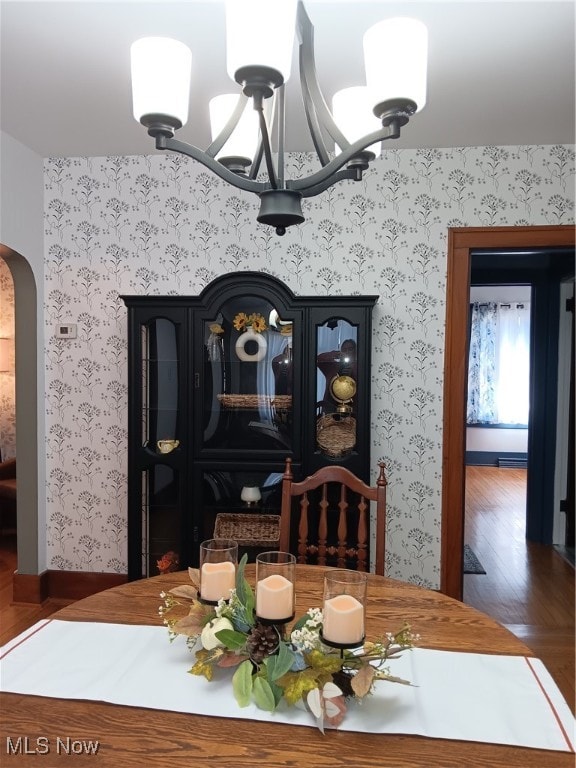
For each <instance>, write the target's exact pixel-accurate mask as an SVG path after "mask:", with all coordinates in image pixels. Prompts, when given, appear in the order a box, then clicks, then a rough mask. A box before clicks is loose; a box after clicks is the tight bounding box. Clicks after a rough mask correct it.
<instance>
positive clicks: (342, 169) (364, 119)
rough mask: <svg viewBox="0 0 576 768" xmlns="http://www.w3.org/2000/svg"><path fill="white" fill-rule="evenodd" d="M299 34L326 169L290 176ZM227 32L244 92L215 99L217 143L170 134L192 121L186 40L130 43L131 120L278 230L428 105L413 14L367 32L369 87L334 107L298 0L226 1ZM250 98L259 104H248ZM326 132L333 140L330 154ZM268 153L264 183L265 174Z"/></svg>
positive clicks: (231, 65)
mask: <svg viewBox="0 0 576 768" xmlns="http://www.w3.org/2000/svg"><path fill="white" fill-rule="evenodd" d="M294 30H296V31H297V33H298V41H299V71H300V87H301V91H302V100H303V104H304V111H305V114H306V119H307V122H308V130H309V132H310V135H311V138H312V141H313V144H314V147H315V150H316V154H317V155H318V159H319V161H320V166H321V168H320V170H318V171H315V172H313V173H311V174H309V175H308V176H306V177H304V178H299V179H287V178H286V177H285V163H284V144H285V125H284V123H285V95H284V88H285V83H286V81H287V79H288V77H289V74H290V68H291V59H292V50H293V42H294ZM226 31H227V69H228V74H229V75H230V77H231V78H232V79H233V80H234V81H235V82H236V83H237V84H238V85H240V86H241V91H240V93H235V94H223V95H222V96H217V97H216V98H215V99H213V100H212V101H211V103H210V120H211V129H212V143H211V144H210V146H209V147H208V148H207V149H205V150H202V149H199V148H198V147H196V146H194V145H192V144H188V143H185V142H183V141H179V140H178V139H175V138H174V133H175V131H176V130H178V129H179V128H181V127H182V126H183V125H184V124H185V123H186V120H187V119H188V100H189V92H190V72H191V62H192V54H191V52H190V50H189V48H188V47H187V46H185V45H184V44H183V43H181V42H178V41H176V40H172V39H169V38H163V37H146V38H142V39H140V40H137V41H136V42H135V43H133V44H132V48H131V54H132V93H133V108H134V117H135V118H136V120H138V121H139V122H141V123H142V124H143V125H144V126H145V127H146V128H147V130H148V133H149V134H150V136H152V137H153V138H154V140H155V142H156V149H162V150H171V151H174V152H179V153H181V154H184V155H187V156H188V157H192V158H193V159H194V160H197V161H198V162H200V163H202V164H203V165H204V166H206V167H207V168H209V169H210V170H211V171H213V172H214V173H215V174H217V175H218V176H219V177H220V178H222V179H223V180H224V181H226V182H228V183H229V184H231V185H232V186H234V187H236V188H238V189H243V190H246V191H248V192H253V193H255V194H256V195H258V197H259V198H260V211H259V213H258V217H257V219H258V221H259V222H260V223H262V224H267V225H270V226H272V227H275V229H276V233H277V234H278V235H283V234H284V233H285V232H286V227H289V226H292V225H294V224H301V223H302V222H303V221H304V216H303V214H302V206H301V202H302V198H303V197H313V196H314V195H317V194H319V193H321V192H323V191H325V190H326V189H328V188H329V187H330V186H332V185H333V184H335V183H336V182H339V181H341V180H343V179H353V180H355V181H360V180H361V179H362V172H363V171H365V170H366V169H367V168H368V166H369V163H370V162H371V161H372V160H374V158H375V157H376V155H375V154H374V152H371V151H369V149H368V148H369V147H371V146H372V145H374V144H377V143H378V142H382V141H384V140H385V139H395V138H398V137H399V136H400V129H401V128H402V126H403V125H405V124H406V123H407V122H408V120H409V119H410V117H411V116H412V115H413V114H414V113H415V112H417V111H419V110H421V109H422V107H423V106H424V104H425V101H426V59H427V30H426V27H425V26H424V25H423V24H422V22H420V21H417V20H415V19H408V18H395V19H387V20H384V21H381V22H379V23H378V24H376V25H375V26H373V27H371V28H370V29H369V30H367V31H366V33H365V34H364V58H365V68H366V85H362V86H356V87H353V88H346V89H344V90H343V91H339V92H338V93H336V94H334V97H333V101H332V110H330V109H329V107H328V105H327V103H326V100H325V98H324V96H323V94H322V91H321V89H320V85H319V83H318V78H317V74H316V65H315V60H314V27H313V25H312V23H311V21H310V19H309V17H308V14H307V13H306V10H305V8H304V5H303V4H302V2H297V0H227V2H226ZM250 99H251V100H252V104H253V110H251V109H249V108H247V107H248V103H249V100H250ZM273 131H274V132H275V140H276V144H275V148H276V152H275V153H273V151H272V135H273V133H272V132H273ZM326 137H329V139H330V140H331V141H332V142H333V143H334V154H333V155H331V154H330V150H329V149H328V147H327V143H326ZM274 155H276V156H274ZM263 159H264V163H265V167H266V177H265V178H264V179H262V178H259V173H260V166H261V163H262V160H263ZM261 176H263V174H262V175H261Z"/></svg>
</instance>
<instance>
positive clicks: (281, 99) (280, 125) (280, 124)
mask: <svg viewBox="0 0 576 768" xmlns="http://www.w3.org/2000/svg"><path fill="white" fill-rule="evenodd" d="M276 92H277V93H278V109H277V112H276V124H277V129H278V134H277V135H278V186H279V187H280V189H284V188H285V182H286V175H285V173H284V169H285V168H284V140H285V138H286V98H285V97H286V92H285V86H284V83H282V85H281V86H280V87H279V88H277V89H276Z"/></svg>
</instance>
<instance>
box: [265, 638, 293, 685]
mask: <svg viewBox="0 0 576 768" xmlns="http://www.w3.org/2000/svg"><path fill="white" fill-rule="evenodd" d="M294 656H295V654H294V651H292V650H291V649H290V648H289V647H288V646H287V645H286V643H280V645H279V646H278V653H277V654H276V655H275V656H268V658H267V659H266V665H267V667H268V678H269V680H278V679H279V678H281V677H282V675H285V674H286V672H289V671H290V669H291V668H292V664H293V663H294Z"/></svg>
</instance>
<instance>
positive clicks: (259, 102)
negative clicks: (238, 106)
mask: <svg viewBox="0 0 576 768" xmlns="http://www.w3.org/2000/svg"><path fill="white" fill-rule="evenodd" d="M254 109H255V110H256V112H258V121H259V123H260V135H261V136H262V145H263V147H264V158H265V160H266V170H267V171H268V179H269V181H270V187H271V188H272V189H278V177H277V176H276V170H275V168H274V160H273V159H272V147H271V146H270V132H269V130H268V123H267V121H266V115H265V114H264V105H263V97H262V94H261V93H255V94H254Z"/></svg>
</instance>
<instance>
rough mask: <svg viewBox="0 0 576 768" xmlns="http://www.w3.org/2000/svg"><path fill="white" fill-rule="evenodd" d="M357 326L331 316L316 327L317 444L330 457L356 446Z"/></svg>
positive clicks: (339, 454)
mask: <svg viewBox="0 0 576 768" xmlns="http://www.w3.org/2000/svg"><path fill="white" fill-rule="evenodd" d="M357 348H358V327H357V326H356V325H352V324H351V323H349V322H348V321H347V320H344V319H343V318H331V319H330V320H328V321H327V322H325V323H323V324H322V325H319V326H318V327H317V328H316V444H317V449H318V450H319V451H320V452H321V453H323V454H325V455H326V456H329V457H331V458H334V459H337V458H340V457H342V456H346V455H347V454H348V453H350V452H351V451H352V450H354V448H355V447H356V437H357V436H356V418H357V417H356V392H357V387H358V356H357Z"/></svg>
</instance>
